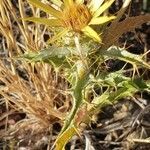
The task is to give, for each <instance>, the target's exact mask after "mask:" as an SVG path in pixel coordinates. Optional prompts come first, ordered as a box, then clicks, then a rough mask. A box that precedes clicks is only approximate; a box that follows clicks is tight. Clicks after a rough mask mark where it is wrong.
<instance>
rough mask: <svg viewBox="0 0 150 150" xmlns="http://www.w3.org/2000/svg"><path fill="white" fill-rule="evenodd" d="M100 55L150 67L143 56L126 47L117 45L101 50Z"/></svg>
mask: <svg viewBox="0 0 150 150" xmlns="http://www.w3.org/2000/svg"><path fill="white" fill-rule="evenodd" d="M100 55H105V56H108V57H109V58H115V59H120V60H123V61H125V62H128V63H130V64H132V65H138V66H142V67H145V68H148V69H150V65H149V64H148V63H146V62H145V61H144V60H143V59H142V56H140V55H136V54H132V53H130V52H128V51H126V50H125V49H122V48H119V47H116V46H112V47H110V48H109V49H107V50H100Z"/></svg>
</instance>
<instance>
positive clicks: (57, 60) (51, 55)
mask: <svg viewBox="0 0 150 150" xmlns="http://www.w3.org/2000/svg"><path fill="white" fill-rule="evenodd" d="M68 55H70V51H69V50H68V49H66V48H65V47H54V46H52V47H50V48H47V49H44V50H41V51H39V52H38V53H37V52H28V53H25V54H23V55H22V56H20V58H23V59H27V60H29V62H42V61H43V62H46V63H50V64H52V65H55V66H56V67H59V66H61V65H65V66H66V67H69V64H68V62H67V60H66V57H67V56H68Z"/></svg>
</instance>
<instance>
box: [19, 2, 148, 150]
mask: <svg viewBox="0 0 150 150" xmlns="http://www.w3.org/2000/svg"><path fill="white" fill-rule="evenodd" d="M114 1H115V0H91V1H85V0H63V1H61V0H51V3H49V2H47V3H44V2H41V1H40V0H28V2H29V4H31V5H33V6H35V7H37V8H39V9H41V10H42V11H44V12H45V13H46V14H47V16H46V18H43V17H36V16H33V17H28V18H23V20H25V21H31V22H34V23H38V24H42V25H46V26H47V27H48V29H50V30H51V32H53V36H52V37H51V38H50V39H49V40H48V41H47V48H45V49H44V50H41V51H39V52H38V53H31V52H29V51H28V52H27V53H25V54H24V55H23V56H22V58H24V59H27V60H29V61H30V62H38V61H42V62H45V63H49V64H50V65H52V66H53V67H54V69H57V71H58V72H59V70H61V73H62V70H63V75H64V76H65V78H66V81H67V82H68V84H69V85H70V89H68V92H70V95H71V96H72V107H71V111H70V112H69V113H68V115H67V116H66V119H65V121H64V124H63V127H62V129H61V132H60V133H59V135H58V137H57V139H56V142H55V144H54V146H55V148H56V150H62V149H65V145H66V143H68V141H69V140H70V139H71V138H72V137H73V135H75V134H77V135H79V136H80V133H81V128H80V126H81V124H82V123H89V122H90V119H91V117H92V116H93V115H94V114H96V113H97V112H99V111H100V108H101V107H104V106H106V105H108V104H113V103H114V102H115V101H118V100H119V99H121V98H124V97H126V96H132V95H133V94H134V93H135V92H137V91H139V90H149V86H148V85H147V83H144V82H143V81H142V80H138V79H137V78H135V72H136V69H138V66H140V67H143V68H147V69H150V65H149V64H148V63H146V61H145V60H144V57H143V56H139V55H135V54H131V53H129V52H127V51H126V50H125V49H123V48H119V47H118V46H117V45H116V46H115V45H114V43H115V42H116V41H117V40H118V39H119V37H120V36H121V35H122V34H123V33H125V32H127V31H131V30H133V29H134V28H135V27H137V26H140V25H141V24H143V23H145V22H147V21H150V16H149V15H145V16H138V17H128V18H126V19H125V20H123V21H120V18H121V17H122V15H123V14H124V12H125V11H126V9H127V7H128V5H129V4H130V2H131V0H125V1H124V3H123V5H122V7H121V9H120V10H119V11H118V12H117V13H116V14H115V15H112V14H110V13H109V10H108V9H109V8H110V7H111V5H112V4H113V2H114ZM139 20H140V21H139ZM129 23H130V24H129ZM109 59H120V60H123V61H125V62H127V63H130V64H132V65H133V76H132V78H131V77H126V76H124V73H123V72H124V71H123V69H120V71H116V72H113V73H111V72H107V70H106V69H104V68H105V65H104V63H105V62H106V61H107V60H109ZM143 85H144V86H143ZM103 87H105V89H106V90H104V91H103V90H101V89H102V88H103ZM95 89H97V90H99V91H100V92H99V93H96V92H95ZM90 95H92V98H90Z"/></svg>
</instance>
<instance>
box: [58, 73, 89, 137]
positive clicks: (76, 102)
mask: <svg viewBox="0 0 150 150" xmlns="http://www.w3.org/2000/svg"><path fill="white" fill-rule="evenodd" d="M86 79H87V77H86V76H84V77H83V78H82V79H81V78H80V79H79V78H78V77H77V83H76V86H75V88H74V90H73V104H72V109H71V112H70V114H69V116H68V117H67V118H66V120H65V123H64V126H63V128H62V130H61V134H62V133H63V132H64V131H65V130H66V129H67V128H68V127H69V126H70V125H71V124H72V123H74V122H73V121H74V118H75V115H76V113H77V111H78V109H79V108H80V106H81V104H82V102H83V99H82V90H83V88H84V85H85V83H86Z"/></svg>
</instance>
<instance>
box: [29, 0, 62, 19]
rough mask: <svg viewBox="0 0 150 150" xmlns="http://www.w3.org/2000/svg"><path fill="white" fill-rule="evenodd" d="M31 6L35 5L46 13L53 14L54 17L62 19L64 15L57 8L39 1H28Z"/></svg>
mask: <svg viewBox="0 0 150 150" xmlns="http://www.w3.org/2000/svg"><path fill="white" fill-rule="evenodd" d="M28 1H29V3H30V4H32V5H34V6H35V7H37V8H40V9H41V10H43V11H44V12H46V13H48V14H51V15H52V16H54V17H56V18H61V17H62V13H61V12H60V11H58V10H56V9H55V8H53V7H51V6H50V5H47V4H44V3H42V2H40V1H39V0H28Z"/></svg>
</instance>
